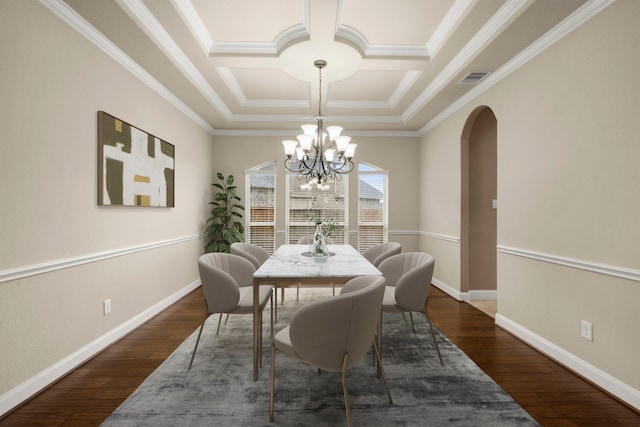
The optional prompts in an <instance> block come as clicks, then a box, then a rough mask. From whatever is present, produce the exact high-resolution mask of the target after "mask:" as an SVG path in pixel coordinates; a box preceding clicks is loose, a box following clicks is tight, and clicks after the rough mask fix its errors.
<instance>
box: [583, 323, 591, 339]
mask: <svg viewBox="0 0 640 427" xmlns="http://www.w3.org/2000/svg"><path fill="white" fill-rule="evenodd" d="M582 338H584V339H585V340H587V341H593V325H592V324H591V323H589V322H587V321H586V320H583V321H582Z"/></svg>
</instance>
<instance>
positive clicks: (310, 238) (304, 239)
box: [298, 235, 334, 245]
mask: <svg viewBox="0 0 640 427" xmlns="http://www.w3.org/2000/svg"><path fill="white" fill-rule="evenodd" d="M324 242H325V243H326V244H327V245H333V244H334V241H333V239H332V238H331V237H327V236H325V237H324ZM311 243H313V235H309V236H302V237H301V238H300V239H299V240H298V244H299V245H310V244H311Z"/></svg>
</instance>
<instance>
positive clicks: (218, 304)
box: [198, 252, 256, 313]
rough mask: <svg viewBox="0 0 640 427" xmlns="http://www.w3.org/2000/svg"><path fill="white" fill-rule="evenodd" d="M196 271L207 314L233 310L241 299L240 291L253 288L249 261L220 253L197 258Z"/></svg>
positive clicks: (252, 270)
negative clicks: (197, 271) (198, 274)
mask: <svg viewBox="0 0 640 427" xmlns="http://www.w3.org/2000/svg"><path fill="white" fill-rule="evenodd" d="M198 270H199V272H200V280H201V281H202V291H203V292H204V299H205V303H206V304H207V311H208V312H209V313H226V312H228V311H231V310H233V309H234V308H235V307H236V306H237V305H238V301H239V299H240V289H239V287H240V286H252V285H253V273H254V272H255V271H256V269H255V267H254V266H253V264H251V262H250V261H249V260H247V259H245V258H242V257H241V256H238V255H233V254H227V253H219V252H212V253H208V254H204V255H202V256H200V258H199V259H198Z"/></svg>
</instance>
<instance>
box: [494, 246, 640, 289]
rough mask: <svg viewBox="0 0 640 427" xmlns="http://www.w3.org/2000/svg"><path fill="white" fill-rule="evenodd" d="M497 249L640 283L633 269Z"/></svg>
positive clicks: (544, 254)
mask: <svg viewBox="0 0 640 427" xmlns="http://www.w3.org/2000/svg"><path fill="white" fill-rule="evenodd" d="M497 249H498V252H500V253H503V254H508V255H515V256H520V257H523V258H529V259H534V260H537V261H543V262H548V263H551V264H558V265H563V266H565V267H571V268H576V269H578V270H584V271H590V272H592V273H599V274H605V275H607V276H613V277H618V278H621V279H627V280H633V281H634V282H640V270H634V269H631V268H626V267H619V266H615V265H609V264H601V263H597V262H592V261H586V260H580V259H575V258H568V257H563V256H559V255H553V254H547V253H544V252H535V251H530V250H528V249H519V248H513V247H510V246H502V245H498V246H497Z"/></svg>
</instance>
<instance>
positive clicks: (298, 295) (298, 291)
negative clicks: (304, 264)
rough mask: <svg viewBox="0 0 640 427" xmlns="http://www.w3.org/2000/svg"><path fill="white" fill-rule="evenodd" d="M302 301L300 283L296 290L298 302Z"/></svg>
mask: <svg viewBox="0 0 640 427" xmlns="http://www.w3.org/2000/svg"><path fill="white" fill-rule="evenodd" d="M297 301H300V283H298V287H297V288H296V302H297Z"/></svg>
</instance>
